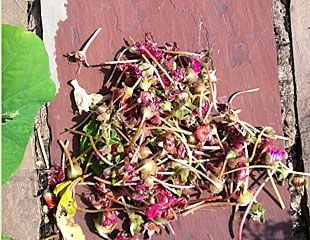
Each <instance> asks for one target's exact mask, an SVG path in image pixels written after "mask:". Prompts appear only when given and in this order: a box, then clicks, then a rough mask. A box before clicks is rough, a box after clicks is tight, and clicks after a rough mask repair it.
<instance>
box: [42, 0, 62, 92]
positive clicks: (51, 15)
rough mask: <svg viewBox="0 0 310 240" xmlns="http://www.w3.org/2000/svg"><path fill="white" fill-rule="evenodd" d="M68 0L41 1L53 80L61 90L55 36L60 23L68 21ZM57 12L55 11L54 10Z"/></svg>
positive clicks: (45, 40)
mask: <svg viewBox="0 0 310 240" xmlns="http://www.w3.org/2000/svg"><path fill="white" fill-rule="evenodd" d="M66 4H67V0H54V1H41V18H42V26H43V42H44V45H45V48H46V51H47V54H48V56H49V64H50V71H51V77H52V80H53V81H54V82H55V84H56V88H57V89H58V88H59V81H58V74H57V64H56V59H55V58H56V48H55V47H56V45H55V36H56V34H57V30H58V23H59V22H60V21H64V20H66V19H67V8H66ZM53 9H54V10H55V11H54V10H53Z"/></svg>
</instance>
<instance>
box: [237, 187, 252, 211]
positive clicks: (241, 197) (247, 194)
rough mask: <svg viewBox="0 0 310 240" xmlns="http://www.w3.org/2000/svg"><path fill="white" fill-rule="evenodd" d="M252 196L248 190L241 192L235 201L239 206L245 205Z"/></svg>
mask: <svg viewBox="0 0 310 240" xmlns="http://www.w3.org/2000/svg"><path fill="white" fill-rule="evenodd" d="M252 198H253V194H252V193H251V192H250V191H246V192H245V193H241V194H240V195H239V197H238V199H237V203H238V204H239V206H241V207H245V206H247V205H248V204H249V203H250V202H251V201H252Z"/></svg>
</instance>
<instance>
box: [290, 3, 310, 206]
mask: <svg viewBox="0 0 310 240" xmlns="http://www.w3.org/2000/svg"><path fill="white" fill-rule="evenodd" d="M309 13H310V1H308V0H299V1H292V2H291V25H292V37H293V55H294V66H295V81H296V94H297V108H298V122H299V130H300V137H301V144H302V159H303V162H304V168H305V171H307V172H310V108H309V102H310V52H309V48H310V15H309ZM308 207H310V188H308Z"/></svg>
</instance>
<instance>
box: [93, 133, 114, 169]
mask: <svg viewBox="0 0 310 240" xmlns="http://www.w3.org/2000/svg"><path fill="white" fill-rule="evenodd" d="M89 141H90V144H91V146H92V147H93V149H94V151H95V153H96V154H97V155H98V157H99V158H100V159H101V160H102V161H104V162H105V163H106V164H108V165H110V166H113V163H111V162H110V161H108V160H107V159H105V158H104V157H103V156H102V154H101V153H100V152H99V151H98V149H97V147H96V145H95V143H94V140H93V137H92V136H90V137H89Z"/></svg>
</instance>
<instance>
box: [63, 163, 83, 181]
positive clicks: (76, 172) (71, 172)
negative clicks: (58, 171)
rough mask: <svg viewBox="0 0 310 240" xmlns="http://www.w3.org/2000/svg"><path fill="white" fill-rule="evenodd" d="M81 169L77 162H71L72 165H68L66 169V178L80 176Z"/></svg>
mask: <svg viewBox="0 0 310 240" xmlns="http://www.w3.org/2000/svg"><path fill="white" fill-rule="evenodd" d="M82 174H83V170H82V168H81V167H80V165H79V164H77V163H76V164H73V166H72V167H71V166H69V167H68V169H67V177H68V179H76V178H77V177H79V176H82Z"/></svg>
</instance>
